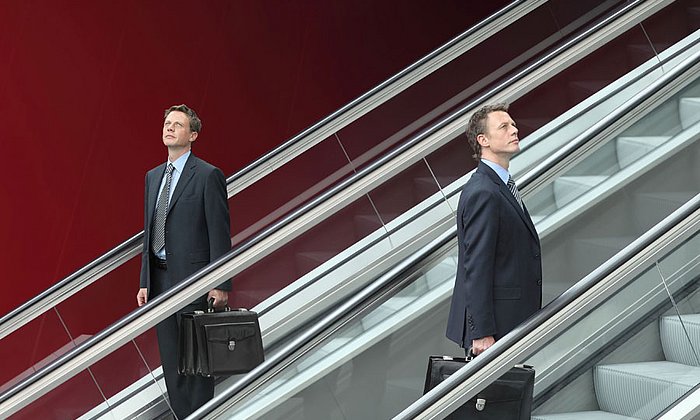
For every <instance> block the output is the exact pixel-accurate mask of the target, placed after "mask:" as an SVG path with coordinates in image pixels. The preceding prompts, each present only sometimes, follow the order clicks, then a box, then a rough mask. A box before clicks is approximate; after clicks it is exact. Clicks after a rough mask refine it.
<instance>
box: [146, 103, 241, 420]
mask: <svg viewBox="0 0 700 420" xmlns="http://www.w3.org/2000/svg"><path fill="white" fill-rule="evenodd" d="M201 129H202V122H201V120H200V119H199V117H198V116H197V114H196V113H195V112H194V110H192V109H191V108H189V107H187V106H186V105H176V106H172V107H170V108H168V109H167V110H166V111H165V118H164V122H163V143H164V144H165V146H166V147H167V148H168V160H167V162H165V163H163V164H161V165H159V166H157V167H156V168H154V169H152V170H150V171H149V172H148V173H147V174H146V193H145V198H144V201H145V211H144V219H145V220H144V226H145V227H144V241H143V256H142V260H141V282H140V288H139V291H138V294H137V296H136V299H137V303H138V305H139V306H142V305H145V304H146V302H147V301H148V299H149V298H154V297H156V296H158V295H159V294H161V293H163V292H165V291H166V290H167V289H169V288H171V287H172V286H174V285H175V284H177V283H179V282H180V281H182V280H184V279H186V278H187V277H189V276H190V275H191V274H193V273H195V272H196V271H198V270H199V269H201V268H203V267H204V266H206V265H207V264H209V263H210V262H212V261H214V260H215V259H217V258H219V257H220V256H222V255H223V254H225V253H226V252H228V251H229V250H230V249H231V232H230V220H229V209H228V194H227V192H226V179H225V178H224V174H223V173H222V172H221V171H220V170H219V169H218V168H216V167H214V166H212V165H210V164H209V163H207V162H205V161H203V160H201V159H199V158H197V157H196V156H194V155H193V154H192V143H193V142H194V141H195V140H196V139H197V136H198V135H199V133H200V131H201ZM230 289H231V284H230V281H226V282H225V283H223V284H221V285H219V286H218V287H217V288H215V289H213V290H211V291H210V292H209V293H208V295H207V296H202V297H201V298H200V299H198V300H197V301H195V302H193V303H191V304H189V305H188V306H186V307H184V308H183V309H182V310H180V311H179V313H182V312H192V311H194V310H202V309H206V305H207V304H206V302H207V299H208V298H214V306H225V305H226V304H227V302H228V290H230ZM156 333H157V335H158V347H159V350H160V357H161V363H162V366H163V375H164V376H165V384H166V387H167V389H168V397H169V400H170V407H171V408H172V409H173V411H174V413H175V415H176V417H177V418H178V419H184V418H185V417H187V416H189V415H190V414H191V413H192V412H194V411H195V410H196V409H198V408H199V407H201V406H202V405H203V404H204V403H206V402H207V401H208V400H210V399H211V398H212V397H213V396H214V378H205V377H200V376H182V375H178V373H177V365H178V361H177V336H178V314H173V315H172V316H170V317H168V318H166V319H165V320H163V321H162V322H161V323H159V324H158V325H157V327H156Z"/></svg>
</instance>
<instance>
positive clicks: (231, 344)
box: [228, 340, 236, 351]
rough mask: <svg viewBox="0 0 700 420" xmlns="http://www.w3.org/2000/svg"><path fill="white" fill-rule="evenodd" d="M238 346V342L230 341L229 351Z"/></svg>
mask: <svg viewBox="0 0 700 420" xmlns="http://www.w3.org/2000/svg"><path fill="white" fill-rule="evenodd" d="M235 348H236V342H235V341H233V340H231V341H229V342H228V351H233V350H234V349H235Z"/></svg>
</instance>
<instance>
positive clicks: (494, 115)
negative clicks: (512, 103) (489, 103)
mask: <svg viewBox="0 0 700 420" xmlns="http://www.w3.org/2000/svg"><path fill="white" fill-rule="evenodd" d="M488 120H489V121H494V122H496V123H502V122H509V121H512V120H513V119H512V118H511V117H510V115H509V114H508V113H507V112H505V111H493V112H489V114H488Z"/></svg>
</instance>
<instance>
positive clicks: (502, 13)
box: [0, 0, 547, 339]
mask: <svg viewBox="0 0 700 420" xmlns="http://www.w3.org/2000/svg"><path fill="white" fill-rule="evenodd" d="M546 1H547V0H536V1H533V0H515V1H513V2H511V3H510V4H508V5H506V6H505V7H503V8H502V9H500V10H498V11H497V12H495V13H494V14H492V15H490V16H488V17H487V18H486V19H484V20H482V21H480V22H479V23H477V24H476V25H475V26H473V27H471V28H469V29H468V30H467V31H465V32H463V33H462V34H460V35H458V36H457V37H455V38H453V39H452V40H450V41H448V42H446V43H445V44H443V45H442V46H440V47H439V48H437V49H435V50H434V51H432V52H431V53H429V54H428V55H426V56H425V57H423V58H421V59H420V60H418V61H417V62H415V63H413V64H411V65H410V66H408V67H406V68H405V69H403V70H402V71H400V72H399V73H397V74H396V75H394V76H392V77H390V78H389V79H387V80H385V81H384V82H382V83H381V84H379V85H378V86H376V87H375V88H373V89H371V90H370V91H368V92H367V93H365V94H363V95H362V96H360V97H358V98H357V99H355V100H353V101H352V102H350V103H348V104H347V105H345V106H343V107H342V108H340V109H339V110H337V111H335V112H334V113H332V114H330V115H329V116H327V117H326V118H324V119H323V120H321V121H319V122H318V123H316V124H314V125H312V126H311V127H309V128H308V129H306V130H304V131H302V132H301V133H299V134H297V135H296V136H294V137H292V138H291V139H289V140H287V141H286V142H285V143H283V144H282V145H280V146H278V147H277V148H275V149H274V150H273V151H271V152H269V153H267V154H265V155H263V156H262V157H260V158H259V159H257V160H255V161H254V162H252V163H251V164H249V165H247V166H246V167H244V168H243V169H241V170H239V171H237V172H236V173H235V174H233V175H231V176H230V177H229V178H227V180H226V183H227V189H228V190H229V198H231V197H232V196H233V195H235V194H237V193H238V192H240V191H242V190H243V189H244V188H245V187H246V186H248V185H250V184H252V183H254V182H256V181H257V180H259V179H261V178H262V177H264V176H265V175H266V174H267V173H269V172H264V173H263V172H256V171H259V170H260V169H261V168H273V167H274V168H278V167H280V166H282V165H284V164H286V163H287V162H289V161H291V160H292V159H294V158H295V157H296V156H299V155H300V154H301V153H303V152H304V151H305V150H308V148H309V147H311V146H308V145H307V146H300V144H301V143H302V142H304V140H305V139H308V138H309V137H312V136H314V134H315V133H317V132H319V131H320V130H322V129H324V128H325V129H328V127H331V128H330V129H331V130H332V131H337V130H339V129H340V128H342V126H344V125H347V124H349V123H351V122H352V121H355V120H356V119H359V118H360V117H361V116H362V115H365V114H367V113H368V112H370V111H371V110H372V109H374V108H376V107H377V106H379V105H380V104H381V103H382V102H384V101H386V100H388V99H391V98H392V97H394V96H395V95H397V94H398V93H400V92H401V91H402V90H404V89H406V88H408V87H409V86H410V85H411V84H413V83H416V82H417V81H419V80H420V79H422V78H423V77H425V76H427V74H429V71H434V70H436V69H438V68H440V67H441V66H443V65H445V64H447V63H449V62H450V61H451V60H452V59H453V58H449V59H445V57H444V56H445V55H449V54H450V51H452V50H454V49H459V48H461V44H463V43H465V42H468V41H469V40H470V38H474V37H476V35H479V32H480V31H492V32H493V33H496V32H498V31H499V30H501V29H502V28H503V27H505V26H507V25H503V24H502V23H501V22H499V19H504V20H506V21H508V20H509V19H512V18H513V17H516V16H518V15H519V14H521V13H523V11H524V10H531V9H533V8H534V7H537V6H538V5H539V4H541V3H544V2H546ZM484 39H486V38H484ZM479 42H481V41H479ZM428 68H429V69H430V70H427V69H428ZM406 78H410V79H411V82H410V83H406V82H405V79H406ZM396 85H401V87H399V88H396V87H395V86H396ZM392 89H393V90H392ZM380 96H381V100H380V99H377V98H378V97H380ZM357 109H360V111H359V112H358V111H355V110H357ZM351 113H352V114H353V116H351V117H348V116H347V115H348V114H351ZM273 170H275V169H269V171H273ZM237 183H238V184H241V185H242V186H236V184H237ZM142 246H143V231H141V232H139V233H137V234H135V235H134V236H132V237H131V238H129V239H127V240H126V241H124V242H123V243H121V244H119V245H117V246H116V247H115V248H113V249H111V250H110V251H108V252H107V253H105V254H104V255H102V256H100V257H98V258H97V259H95V260H94V261H92V262H90V263H88V264H87V265H85V266H84V267H82V268H80V269H79V270H78V271H76V272H75V273H73V274H71V275H69V276H68V277H66V278H64V279H63V280H60V281H59V282H57V283H55V284H54V285H52V286H51V287H49V288H48V289H46V290H44V291H43V292H41V293H40V294H38V295H37V296H35V297H33V298H32V299H30V300H29V301H27V302H25V303H24V304H22V305H20V306H19V307H17V308H15V309H14V310H12V311H10V312H9V313H7V314H5V315H3V316H2V317H0V339H2V338H3V337H5V336H7V335H9V334H10V333H12V332H13V331H15V330H16V329H18V328H20V327H21V326H22V325H25V324H26V323H28V322H30V321H31V320H32V319H34V318H36V317H37V316H38V315H39V314H41V313H43V312H44V311H46V310H48V309H50V308H52V307H54V306H56V305H57V304H58V303H60V302H61V301H62V300H63V299H64V298H63V296H65V295H70V294H74V293H75V292H76V290H81V289H82V288H84V287H85V286H87V285H89V284H91V283H93V282H94V281H96V280H98V279H99V278H100V277H102V276H103V275H104V274H106V273H107V272H109V271H111V270H112V269H114V268H116V267H117V266H119V265H121V264H122V263H124V262H125V261H127V260H128V259H130V258H132V257H134V256H135V255H137V254H138V253H139V252H140V249H141V247H142Z"/></svg>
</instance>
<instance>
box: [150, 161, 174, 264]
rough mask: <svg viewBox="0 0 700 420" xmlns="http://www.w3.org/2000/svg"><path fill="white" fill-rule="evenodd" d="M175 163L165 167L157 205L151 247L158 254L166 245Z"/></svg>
mask: <svg viewBox="0 0 700 420" xmlns="http://www.w3.org/2000/svg"><path fill="white" fill-rule="evenodd" d="M173 169H174V168H173V164H172V163H168V167H167V168H165V185H163V189H162V190H161V191H160V196H159V197H158V204H157V205H156V217H155V220H154V221H153V234H152V236H151V249H152V250H153V253H154V254H156V253H158V251H160V250H161V249H162V248H163V247H164V246H165V217H166V216H167V215H168V201H169V199H170V183H171V182H172V180H173Z"/></svg>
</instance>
